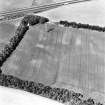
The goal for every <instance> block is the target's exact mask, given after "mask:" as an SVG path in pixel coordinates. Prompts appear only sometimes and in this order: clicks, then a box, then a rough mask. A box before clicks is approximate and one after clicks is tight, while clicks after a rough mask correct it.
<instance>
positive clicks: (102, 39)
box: [0, 23, 105, 101]
mask: <svg viewBox="0 0 105 105" xmlns="http://www.w3.org/2000/svg"><path fill="white" fill-rule="evenodd" d="M8 25H9V28H5V29H6V30H7V31H6V30H3V29H4V28H3V26H4V27H6V26H7V23H4V25H0V33H1V36H0V37H1V39H3V40H5V42H6V41H7V40H8V39H9V38H10V37H12V36H13V33H14V30H15V29H16V27H15V26H14V25H13V24H8ZM11 30H12V31H11ZM9 35H10V36H9ZM4 44H5V43H4ZM1 46H2V44H1ZM104 46H105V33H104V32H97V31H91V30H85V29H74V28H65V27H61V26H58V25H55V24H49V23H48V24H45V25H37V26H35V27H31V28H30V30H29V31H28V32H27V34H26V35H25V37H24V39H23V40H22V42H21V43H20V45H19V46H18V47H17V49H16V50H15V51H14V53H13V54H12V56H11V57H10V58H9V59H8V60H7V61H6V62H5V64H4V65H3V67H2V70H3V73H5V74H11V75H14V76H16V77H19V78H20V79H23V80H31V81H35V82H42V83H44V84H45V85H51V86H53V87H54V86H55V87H60V88H61V87H64V88H67V89H73V90H75V91H77V92H78V91H80V92H82V93H83V94H85V95H86V96H93V97H95V98H96V99H97V100H99V101H100V100H102V101H105V97H104V94H105V67H104V66H105V49H104Z"/></svg>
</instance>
